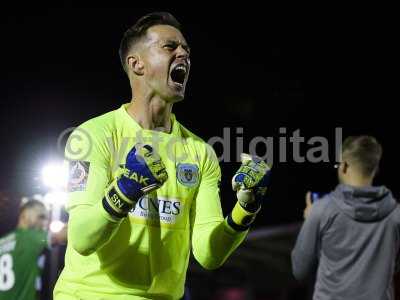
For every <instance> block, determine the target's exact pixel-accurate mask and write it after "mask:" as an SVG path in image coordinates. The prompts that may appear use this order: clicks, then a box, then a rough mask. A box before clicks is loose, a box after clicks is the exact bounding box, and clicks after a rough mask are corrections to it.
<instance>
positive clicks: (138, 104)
mask: <svg viewBox="0 0 400 300" xmlns="http://www.w3.org/2000/svg"><path fill="white" fill-rule="evenodd" d="M127 112H128V114H129V115H130V116H131V117H132V118H133V119H134V120H135V121H136V122H137V123H138V124H139V125H140V126H141V127H142V128H143V129H149V130H158V131H163V132H167V133H169V132H171V113H172V103H168V102H166V101H165V100H163V99H161V98H160V97H158V96H153V97H137V98H136V97H135V99H132V101H131V103H130V104H129V106H128V108H127Z"/></svg>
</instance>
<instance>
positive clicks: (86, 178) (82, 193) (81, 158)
mask: <svg viewBox="0 0 400 300" xmlns="http://www.w3.org/2000/svg"><path fill="white" fill-rule="evenodd" d="M109 160H110V155H109V153H108V149H107V142H106V138H105V137H104V133H103V132H102V131H100V130H99V129H97V128H95V126H93V125H91V124H89V123H85V124H83V125H81V126H80V127H78V128H76V129H75V130H74V131H73V132H72V134H71V135H70V137H69V139H68V141H67V145H66V147H65V163H66V164H67V165H68V169H69V179H68V187H67V189H68V202H67V205H66V208H67V211H70V210H71V209H72V208H74V207H76V206H78V205H82V204H83V205H93V204H95V203H96V202H98V201H101V199H102V198H103V196H104V190H105V188H106V187H107V185H108V184H109V181H110V177H111V175H110V174H111V171H110V168H109Z"/></svg>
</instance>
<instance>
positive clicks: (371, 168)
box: [342, 135, 382, 176]
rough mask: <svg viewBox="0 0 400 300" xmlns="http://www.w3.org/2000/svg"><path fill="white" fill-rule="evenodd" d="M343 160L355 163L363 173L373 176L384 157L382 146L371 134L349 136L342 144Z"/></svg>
mask: <svg viewBox="0 0 400 300" xmlns="http://www.w3.org/2000/svg"><path fill="white" fill-rule="evenodd" d="M342 153H343V160H349V162H351V163H353V164H355V166H356V167H357V168H358V169H359V171H360V172H361V174H362V175H364V176H372V175H374V173H375V172H376V171H377V170H378V167H379V162H380V160H381V158H382V146H381V144H380V143H379V142H378V141H377V140H376V138H374V137H373V136H369V135H360V136H349V137H348V138H346V139H345V140H344V142H343V146H342Z"/></svg>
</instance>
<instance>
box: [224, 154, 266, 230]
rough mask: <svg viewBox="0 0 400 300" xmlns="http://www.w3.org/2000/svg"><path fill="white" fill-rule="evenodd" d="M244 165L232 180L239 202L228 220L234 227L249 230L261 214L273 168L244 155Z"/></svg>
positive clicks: (242, 156) (259, 159) (259, 160)
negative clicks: (256, 217)
mask: <svg viewBox="0 0 400 300" xmlns="http://www.w3.org/2000/svg"><path fill="white" fill-rule="evenodd" d="M241 160H242V165H241V166H240V168H239V170H238V171H237V172H236V173H235V175H234V176H233V178H232V189H233V190H234V191H236V196H237V199H238V202H237V203H236V206H235V207H234V208H233V210H232V213H231V215H230V219H228V223H230V224H231V223H232V222H233V224H231V225H233V226H232V227H235V225H238V227H237V228H235V229H239V230H245V229H247V228H248V227H249V226H250V224H251V223H252V222H253V221H254V219H255V216H256V214H257V213H258V212H259V210H260V208H261V204H262V200H263V198H264V197H265V194H266V192H267V188H268V185H269V181H270V177H271V168H270V167H269V166H268V165H267V164H266V163H265V162H264V161H263V160H262V159H261V158H259V157H257V156H254V155H249V154H246V153H242V155H241Z"/></svg>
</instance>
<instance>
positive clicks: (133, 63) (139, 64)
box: [126, 54, 144, 76]
mask: <svg viewBox="0 0 400 300" xmlns="http://www.w3.org/2000/svg"><path fill="white" fill-rule="evenodd" d="M126 64H127V66H128V70H130V71H132V72H133V73H134V74H136V75H139V76H140V75H143V74H144V64H143V61H142V60H141V59H140V57H139V56H138V55H136V54H134V55H129V56H127V57H126Z"/></svg>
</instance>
